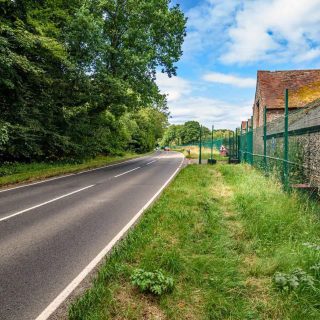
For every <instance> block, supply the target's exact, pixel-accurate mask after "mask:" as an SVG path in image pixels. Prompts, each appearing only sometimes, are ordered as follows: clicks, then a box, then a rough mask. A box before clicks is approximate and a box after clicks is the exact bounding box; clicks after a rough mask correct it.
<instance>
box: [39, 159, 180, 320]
mask: <svg viewBox="0 0 320 320" xmlns="http://www.w3.org/2000/svg"><path fill="white" fill-rule="evenodd" d="M183 160H184V156H183V158H182V161H181V163H180V165H179V167H178V168H177V170H176V171H175V172H174V173H173V174H172V175H171V176H170V178H169V179H168V180H167V181H166V182H165V183H164V185H163V186H162V187H161V188H160V189H159V190H158V191H157V193H156V194H155V195H154V196H153V197H152V198H151V199H150V200H149V201H148V202H147V203H146V204H145V205H144V206H143V207H142V209H141V210H140V211H139V212H138V213H137V214H136V215H135V216H134V217H133V218H132V219H131V220H130V221H129V222H128V223H127V224H126V225H125V227H124V228H123V229H122V230H121V231H120V232H119V233H118V234H117V235H116V236H115V237H114V238H113V239H112V240H111V241H110V242H109V243H108V244H107V246H106V247H105V248H103V249H102V251H101V252H100V253H99V254H98V255H97V256H96V257H95V258H94V259H93V260H92V261H91V262H90V263H89V264H88V265H87V266H86V267H85V268H84V269H83V270H82V271H81V272H80V273H79V275H78V276H77V277H76V278H74V279H73V280H72V282H71V283H70V284H69V285H68V286H67V287H66V288H65V289H64V290H63V291H62V292H61V293H60V294H59V295H58V296H57V297H56V298H55V299H54V300H53V301H52V302H51V303H50V304H49V305H48V306H47V308H46V309H44V310H43V311H42V312H41V314H40V315H39V316H38V317H37V318H36V319H35V320H47V319H48V318H49V317H50V316H51V315H52V314H53V313H54V312H55V311H56V310H57V309H58V307H59V306H60V305H61V303H62V302H63V301H65V300H66V299H67V297H68V296H69V295H70V294H71V292H72V291H73V290H74V289H75V288H76V287H77V286H78V285H79V284H80V283H81V282H82V280H83V279H85V277H86V276H87V275H88V274H89V273H90V272H91V271H92V270H93V269H94V268H95V267H96V266H97V265H98V263H99V262H100V261H101V260H102V259H103V258H104V257H105V256H106V255H107V253H108V252H109V251H110V250H111V249H112V247H113V246H114V245H115V244H116V243H117V242H118V241H119V240H120V239H121V238H122V237H123V236H124V235H125V234H126V232H127V231H128V230H129V229H130V228H131V227H132V226H133V225H134V223H135V222H136V221H137V220H138V219H139V217H140V216H141V215H142V214H143V212H144V211H145V210H146V209H147V208H148V207H149V206H150V205H151V204H152V202H153V201H154V200H155V199H156V198H157V197H158V196H159V194H160V193H161V192H162V191H163V189H164V188H165V187H166V186H167V185H168V184H169V183H170V181H171V180H172V179H173V178H174V177H175V176H176V174H177V173H178V172H179V170H180V168H181V166H182V163H183Z"/></svg>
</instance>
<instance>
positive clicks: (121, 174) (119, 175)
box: [114, 167, 141, 178]
mask: <svg viewBox="0 0 320 320" xmlns="http://www.w3.org/2000/svg"><path fill="white" fill-rule="evenodd" d="M140 168H141V167H136V168H134V169H131V170H128V171H126V172H123V173H120V174H118V175H116V176H114V178H118V177H121V176H123V175H125V174H127V173H130V172H132V171H136V170H138V169H140Z"/></svg>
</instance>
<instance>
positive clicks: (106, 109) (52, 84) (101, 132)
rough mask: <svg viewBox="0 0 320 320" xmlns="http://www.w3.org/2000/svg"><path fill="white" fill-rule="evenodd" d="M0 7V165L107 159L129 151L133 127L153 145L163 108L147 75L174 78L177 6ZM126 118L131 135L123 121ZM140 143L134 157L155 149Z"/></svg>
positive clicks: (87, 2) (104, 1)
mask: <svg viewBox="0 0 320 320" xmlns="http://www.w3.org/2000/svg"><path fill="white" fill-rule="evenodd" d="M0 1H1V6H0V96H1V102H0V113H1V119H0V131H1V148H0V156H1V158H2V159H7V160H19V161H31V160H49V159H62V158H70V157H83V156H94V155H95V154H97V153H99V152H106V153H108V152H115V151H116V148H120V149H121V148H127V147H130V143H129V140H130V139H132V132H133V131H134V129H133V128H138V127H139V126H140V128H143V130H142V131H141V132H149V133H150V132H151V131H152V130H153V135H152V137H153V138H152V139H155V140H156V139H158V137H159V136H160V135H161V134H162V132H163V130H162V129H161V128H162V125H163V119H167V106H166V99H165V96H163V95H161V94H160V92H159V89H158V87H157V85H156V83H155V74H156V71H157V70H159V69H161V70H162V72H165V73H167V74H168V75H169V76H172V75H175V73H176V66H175V63H176V62H177V61H178V60H179V58H180V56H181V54H182V51H181V46H182V42H183V39H184V35H185V24H186V20H185V18H184V16H183V13H182V12H181V10H180V8H179V7H178V6H171V5H170V1H169V0H70V1H63V0H41V1H31V0H16V1H11V0H0ZM145 108H147V109H146V110H147V111H146V113H144V112H142V110H144V109H145ZM150 110H152V111H150ZM128 114H130V115H131V116H132V119H133V120H132V121H130V123H132V126H131V127H130V128H127V127H126V126H125V125H124V124H123V117H124V116H125V115H128ZM146 114H148V115H146ZM154 114H157V116H156V117H153V115H154ZM160 114H161V116H160ZM146 119H149V120H150V121H155V123H156V125H154V126H148V125H147V124H146V123H145V121H146ZM133 123H134V124H133ZM3 128H5V129H3ZM148 130H149V131H148ZM150 130H151V131H150ZM136 135H137V134H136ZM148 139H149V137H148V136H147V135H145V136H144V137H142V136H140V137H139V139H138V140H137V141H140V142H139V143H141V146H142V145H144V146H143V147H141V150H142V149H143V150H146V148H152V146H153V145H154V140H152V139H151V140H152V141H151V140H150V141H148V142H146V141H147V140H148Z"/></svg>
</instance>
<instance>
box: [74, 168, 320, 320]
mask: <svg viewBox="0 0 320 320" xmlns="http://www.w3.org/2000/svg"><path fill="white" fill-rule="evenodd" d="M318 213H319V206H318V205H317V204H315V203H314V202H311V201H308V200H306V199H305V200H302V199H301V198H299V197H298V196H297V195H295V194H292V195H288V194H286V193H284V192H283V191H282V189H281V186H280V185H279V184H277V183H276V182H275V181H273V180H271V179H267V178H265V177H264V176H263V175H262V174H261V173H259V172H258V171H256V170H254V169H252V168H251V167H249V166H246V165H238V166H232V165H218V166H214V167H212V166H196V165H191V166H188V167H187V168H185V169H183V170H182V172H181V173H180V174H179V175H178V177H177V178H176V179H175V181H174V182H173V183H172V184H171V185H170V186H169V187H168V189H167V190H166V191H165V192H164V193H163V195H162V196H161V198H160V199H159V201H157V203H156V204H155V205H154V206H153V207H152V208H151V209H149V210H148V211H147V212H146V213H145V215H144V216H143V218H142V219H141V221H140V222H139V224H138V225H137V226H136V228H135V229H133V231H131V232H130V233H129V235H128V237H127V238H126V240H124V241H123V242H122V243H121V244H120V245H119V246H118V247H117V248H116V249H115V251H114V252H113V253H112V254H111V256H110V257H109V258H108V259H107V260H106V263H105V265H104V266H103V267H102V269H101V270H100V273H99V275H98V276H97V278H96V280H95V282H94V284H93V287H92V288H91V289H90V290H89V291H87V292H86V294H85V295H84V296H83V297H81V298H80V299H79V300H77V301H76V302H75V303H74V304H73V305H72V306H71V308H70V310H69V318H70V320H80V319H81V320H89V319H90V320H98V319H99V320H103V319H197V320H198V319H232V320H233V319H235V320H237V319H239V320H243V319H248V320H249V319H254V320H256V319H257V320H258V319H275V320H276V319H277V320H278V319H288V320H289V319H290V320H292V319H293V320H295V319H296V320H302V319H307V320H308V319H310V320H311V319H312V320H313V319H320V304H319V301H320V285H319V279H320V256H319V253H320V241H319V235H320V222H319V216H318ZM140 269H143V270H145V271H151V272H154V271H158V270H159V269H161V270H162V272H163V274H164V275H165V276H168V277H170V278H172V279H173V283H174V289H173V291H172V292H167V293H165V294H163V295H160V296H155V295H152V294H150V293H149V294H148V293H142V292H141V290H139V289H137V288H136V287H135V286H134V285H133V283H132V275H133V274H135V272H137V270H140ZM139 272H140V271H139ZM275 276H276V277H275ZM275 279H277V281H275ZM279 279H280V280H279Z"/></svg>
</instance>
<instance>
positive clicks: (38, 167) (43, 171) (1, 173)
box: [0, 153, 142, 187]
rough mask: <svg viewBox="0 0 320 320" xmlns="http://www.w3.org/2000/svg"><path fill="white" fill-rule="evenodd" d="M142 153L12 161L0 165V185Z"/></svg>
mask: <svg viewBox="0 0 320 320" xmlns="http://www.w3.org/2000/svg"><path fill="white" fill-rule="evenodd" d="M140 156H142V155H140V154H139V155H138V154H134V153H125V154H124V155H121V156H98V157H96V158H94V159H90V160H86V161H83V162H81V163H45V162H41V163H37V162H34V163H30V164H21V163H13V164H8V165H1V166H0V187H3V186H8V185H12V184H16V183H20V182H31V181H36V180H42V179H45V178H50V177H54V176H58V175H63V174H67V173H73V172H79V171H82V170H86V169H93V168H98V167H101V166H104V165H107V164H111V163H116V162H121V161H123V160H128V159H133V158H136V157H140Z"/></svg>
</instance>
